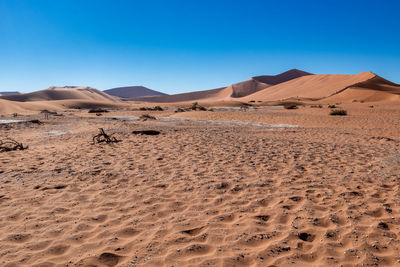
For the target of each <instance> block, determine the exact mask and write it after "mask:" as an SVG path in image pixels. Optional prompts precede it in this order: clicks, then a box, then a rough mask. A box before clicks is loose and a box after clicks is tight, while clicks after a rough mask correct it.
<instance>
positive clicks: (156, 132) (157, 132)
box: [132, 130, 160, 135]
mask: <svg viewBox="0 0 400 267" xmlns="http://www.w3.org/2000/svg"><path fill="white" fill-rule="evenodd" d="M132 133H133V134H141V135H159V134H160V131H156V130H141V131H133V132H132Z"/></svg>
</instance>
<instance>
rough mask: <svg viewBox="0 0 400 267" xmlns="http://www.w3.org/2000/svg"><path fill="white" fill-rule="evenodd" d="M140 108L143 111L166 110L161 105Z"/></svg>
mask: <svg viewBox="0 0 400 267" xmlns="http://www.w3.org/2000/svg"><path fill="white" fill-rule="evenodd" d="M139 110H143V111H164V109H163V108H162V107H160V106H155V107H154V108H148V107H141V108H139Z"/></svg>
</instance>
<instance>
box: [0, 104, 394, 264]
mask: <svg viewBox="0 0 400 267" xmlns="http://www.w3.org/2000/svg"><path fill="white" fill-rule="evenodd" d="M345 108H346V110H348V111H349V115H348V116H346V117H332V116H329V115H328V113H329V109H327V108H326V107H324V108H323V109H318V108H309V107H305V108H300V109H298V110H284V109H268V108H265V109H258V110H249V111H246V112H243V111H239V110H229V109H228V110H215V111H214V112H209V111H204V112H202V111H196V112H185V113H179V114H174V113H173V112H170V111H165V112H150V114H152V115H154V116H156V117H158V118H160V117H168V116H171V118H172V119H165V118H163V119H158V120H155V121H144V122H142V121H136V120H130V119H129V117H123V116H137V115H139V114H142V113H149V112H138V111H117V112H111V113H108V114H106V115H104V116H101V117H96V116H89V115H88V114H87V113H85V112H84V111H81V112H65V113H64V114H65V116H63V117H50V119H48V120H44V119H43V118H42V117H41V116H42V115H40V116H39V115H38V116H31V117H28V118H40V120H42V121H43V122H44V124H42V125H37V124H31V123H18V124H8V125H1V126H0V132H1V136H2V137H5V136H9V137H12V138H14V139H16V140H18V141H21V142H22V143H24V144H27V145H29V149H27V150H23V151H12V152H4V153H0V229H1V231H0V265H1V266H293V265H296V266H399V265H400V254H399V248H400V240H399V235H400V187H399V185H400V184H399V180H400V130H399V129H400V108H399V106H379V105H376V106H375V107H374V108H370V107H368V105H367V104H364V105H361V104H358V105H356V104H354V105H351V104H349V106H346V107H345ZM112 116H118V117H117V118H114V119H112V118H107V117H112ZM179 118H187V119H190V120H186V119H179ZM0 119H6V118H0ZM212 120H213V121H212ZM232 120H234V122H229V121H232ZM217 121H222V122H217ZM243 122H246V123H243ZM276 124H290V125H286V126H285V125H278V126H277V125H276ZM293 126H298V127H293ZM99 127H103V128H104V129H105V130H106V132H108V133H115V136H116V137H117V138H119V139H121V140H122V142H119V143H116V144H111V145H110V144H105V143H102V144H92V136H93V135H95V134H97V132H98V128H99ZM143 129H152V130H159V131H160V132H161V134H160V135H156V136H147V135H134V134H132V131H133V130H143Z"/></svg>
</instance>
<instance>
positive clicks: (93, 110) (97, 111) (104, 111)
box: [88, 108, 109, 113]
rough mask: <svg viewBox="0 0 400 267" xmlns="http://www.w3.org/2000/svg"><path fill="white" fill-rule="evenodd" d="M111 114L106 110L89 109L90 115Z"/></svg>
mask: <svg viewBox="0 0 400 267" xmlns="http://www.w3.org/2000/svg"><path fill="white" fill-rule="evenodd" d="M106 112H109V111H108V110H106V109H102V108H96V109H89V111H88V113H106Z"/></svg>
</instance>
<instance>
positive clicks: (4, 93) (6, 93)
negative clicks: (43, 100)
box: [0, 91, 21, 96]
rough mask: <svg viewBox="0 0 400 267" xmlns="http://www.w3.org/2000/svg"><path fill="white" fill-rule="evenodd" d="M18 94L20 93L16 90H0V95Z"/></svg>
mask: <svg viewBox="0 0 400 267" xmlns="http://www.w3.org/2000/svg"><path fill="white" fill-rule="evenodd" d="M19 94H21V93H20V92H18V91H6V92H0V96H2V95H19Z"/></svg>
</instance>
